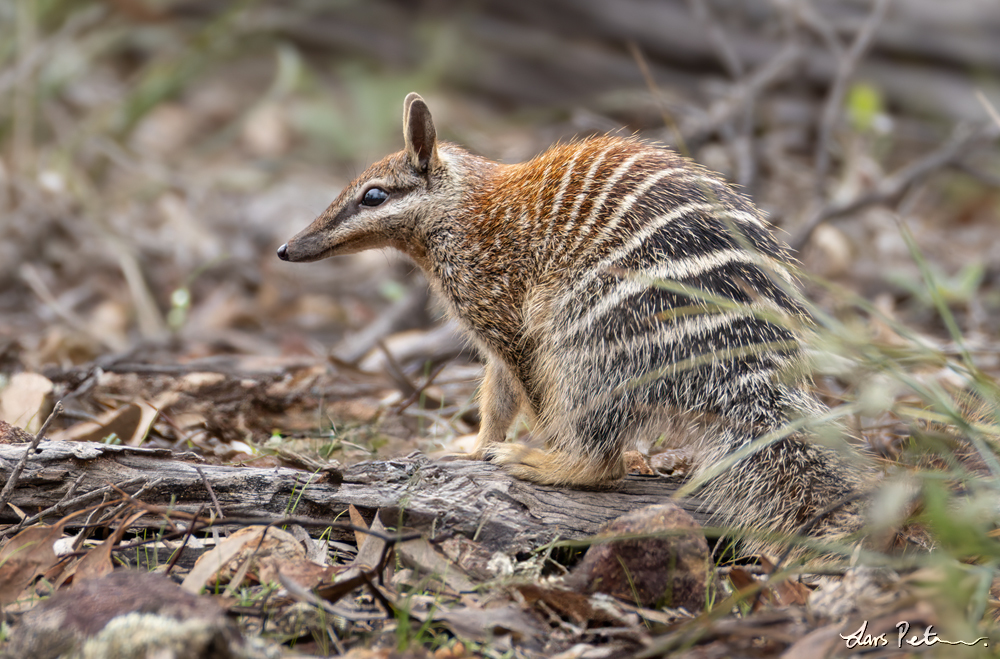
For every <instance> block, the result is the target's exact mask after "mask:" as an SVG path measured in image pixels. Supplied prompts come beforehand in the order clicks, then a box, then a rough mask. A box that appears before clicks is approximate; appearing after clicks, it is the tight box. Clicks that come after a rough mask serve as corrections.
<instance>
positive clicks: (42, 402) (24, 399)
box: [0, 372, 52, 433]
mask: <svg viewBox="0 0 1000 659" xmlns="http://www.w3.org/2000/svg"><path fill="white" fill-rule="evenodd" d="M51 394H52V382H51V381H50V380H49V379H48V378H47V377H45V376H43V375H39V374H38V373H28V372H25V373H18V374H17V375H15V376H14V377H12V378H11V379H10V384H8V385H7V386H6V387H4V388H3V389H2V390H0V419H3V420H4V421H7V422H9V423H12V424H14V425H17V426H20V427H22V428H24V429H25V430H26V431H27V432H31V433H35V432H38V429H39V428H41V427H42V423H43V422H44V421H45V417H47V416H48V414H49V412H50V411H51V403H52V401H51V399H50V395H51Z"/></svg>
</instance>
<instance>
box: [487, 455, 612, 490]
mask: <svg viewBox="0 0 1000 659" xmlns="http://www.w3.org/2000/svg"><path fill="white" fill-rule="evenodd" d="M485 454H486V456H485V459H486V460H488V461H490V462H492V463H494V464H499V465H503V468H504V470H506V471H507V472H508V473H510V474H511V475H512V476H514V477H515V478H520V479H523V480H526V481H531V482H533V483H539V484H541V485H573V486H585V487H608V486H610V485H613V484H614V483H615V482H617V481H619V480H621V479H622V478H623V477H624V476H625V462H624V460H623V459H622V458H621V456H615V457H614V458H608V459H601V458H596V457H590V456H587V455H575V454H572V453H568V452H566V451H543V450H540V449H536V448H531V447H529V446H525V445H523V444H494V445H493V446H490V447H489V448H488V449H486V451H485Z"/></svg>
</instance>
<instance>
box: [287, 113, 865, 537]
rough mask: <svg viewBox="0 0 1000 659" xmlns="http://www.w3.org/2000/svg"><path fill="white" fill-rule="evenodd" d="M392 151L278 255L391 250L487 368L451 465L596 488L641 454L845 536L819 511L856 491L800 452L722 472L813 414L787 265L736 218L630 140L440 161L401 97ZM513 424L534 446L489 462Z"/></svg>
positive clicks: (799, 445) (431, 138) (440, 153)
mask: <svg viewBox="0 0 1000 659" xmlns="http://www.w3.org/2000/svg"><path fill="white" fill-rule="evenodd" d="M403 137H404V139H405V143H406V148H405V149H404V150H403V151H400V152H399V153H395V154H393V155H390V156H388V157H387V158H385V159H383V160H382V161H380V162H378V163H376V164H374V165H372V166H371V167H370V168H369V169H368V170H367V171H366V172H364V173H363V174H362V175H361V176H360V177H358V178H357V179H356V180H355V181H354V182H352V183H351V184H350V185H349V186H348V187H347V189H346V190H344V191H343V192H342V193H341V194H340V196H339V197H338V198H337V199H336V201H334V202H333V203H332V204H331V205H330V207H329V208H327V210H326V211H325V212H324V213H323V214H322V215H320V216H319V217H318V218H317V219H316V220H315V221H314V222H313V223H312V224H311V225H310V226H309V227H308V228H307V229H305V230H304V231H302V232H301V233H299V234H298V235H297V236H295V237H294V238H292V239H291V240H289V241H288V243H287V244H285V245H282V246H281V247H280V248H279V249H278V256H279V257H280V258H281V259H283V260H285V261H315V260H318V259H323V258H326V257H328V256H334V255H337V254H350V253H352V252H358V251H361V250H365V249H372V248H382V247H395V248H396V249H398V250H400V251H401V252H403V253H404V254H407V255H408V256H409V257H410V258H412V259H413V260H414V261H416V263H417V264H418V265H419V266H420V267H421V268H422V269H423V271H424V272H425V273H426V274H427V277H428V279H429V280H430V282H431V284H432V285H433V287H434V288H435V289H436V290H437V291H438V293H439V294H440V295H441V296H442V297H443V298H444V300H445V301H446V302H447V306H448V309H449V312H450V314H451V315H452V316H454V317H455V318H457V319H458V320H459V321H460V323H461V324H462V326H463V327H464V328H465V331H466V332H467V333H468V334H469V336H470V337H471V338H472V339H473V340H474V341H475V343H476V345H478V347H479V349H480V350H481V352H482V354H483V356H484V357H485V359H486V373H485V378H484V381H483V386H482V387H481V393H480V406H481V410H482V427H481V430H480V432H479V437H478V440H477V442H476V447H475V451H474V453H472V454H471V455H470V456H468V457H471V458H474V459H478V460H486V461H489V462H493V463H496V464H500V465H503V467H504V468H505V469H507V470H508V471H509V472H510V473H511V474H513V475H514V476H516V477H518V478H522V479H525V480H529V481H534V482H536V483H547V484H552V485H571V486H601V485H606V484H609V483H612V482H613V481H615V480H617V479H620V478H622V477H623V476H624V475H625V463H624V459H623V453H624V452H625V451H627V450H629V449H634V448H646V447H649V446H650V445H651V444H653V443H656V442H659V443H660V445H665V446H667V447H673V448H681V449H684V452H685V453H686V454H688V455H690V456H691V460H692V461H693V465H692V467H693V469H692V471H693V474H694V475H695V476H697V475H699V474H702V475H704V474H706V472H708V473H709V474H711V477H710V478H708V479H707V481H706V484H705V485H704V486H703V487H702V489H701V495H702V496H703V497H704V498H705V499H706V501H707V502H708V504H709V505H710V506H711V507H713V508H714V509H716V510H721V511H724V512H727V513H728V515H729V517H730V518H731V519H733V518H734V519H735V520H736V521H737V522H738V523H739V524H740V525H741V526H743V527H744V528H748V529H758V530H769V531H779V532H791V531H794V530H795V529H797V528H799V527H800V526H801V525H802V524H804V523H807V522H809V521H811V520H812V521H818V524H815V526H814V527H813V529H812V532H813V533H817V534H820V535H827V536H830V535H840V534H842V533H845V532H848V531H851V530H854V529H856V528H857V527H858V526H859V524H858V523H857V520H858V519H860V516H859V515H858V510H857V508H856V505H857V504H856V503H848V504H847V505H845V506H841V507H839V508H837V507H836V503H837V502H843V501H845V500H850V499H852V497H853V493H854V492H855V491H857V489H858V487H859V482H858V480H857V478H856V477H855V476H853V475H852V473H853V470H852V468H851V466H849V465H848V464H847V463H846V462H845V461H844V460H842V459H841V457H840V456H839V454H838V453H837V452H836V451H834V450H832V449H829V448H826V447H823V446H820V445H817V444H814V443H810V442H809V441H808V439H807V438H806V437H805V436H803V434H802V433H791V434H789V435H788V436H787V437H786V438H784V439H781V440H778V441H776V442H770V443H766V442H765V443H764V444H766V445H763V446H761V447H760V448H758V450H756V451H752V452H745V453H744V454H743V455H745V457H742V459H740V460H738V461H736V462H735V464H732V465H731V466H729V467H727V468H725V469H721V470H720V469H719V468H718V467H719V464H720V462H722V461H724V460H725V459H726V458H727V456H730V455H732V454H733V453H734V452H736V451H738V450H739V449H741V448H743V447H746V446H747V445H748V444H749V443H750V442H752V441H753V440H754V439H757V438H760V437H762V436H764V435H768V434H769V433H775V432H780V430H781V428H782V427H783V426H785V425H786V424H788V423H789V422H790V421H793V420H794V419H796V418H799V417H802V416H804V415H806V416H808V415H814V414H816V413H818V412H820V411H822V409H823V408H822V406H821V405H820V404H819V403H818V402H817V401H816V400H814V399H813V398H812V397H811V396H810V395H809V394H808V393H807V391H806V390H805V389H804V388H803V387H802V385H803V384H804V382H803V380H804V376H803V375H802V374H801V369H800V368H799V361H800V358H799V345H798V341H797V339H796V335H795V330H794V328H795V327H796V326H797V325H800V324H801V323H802V322H803V321H804V318H803V311H802V309H801V307H800V306H799V304H798V303H797V302H796V299H795V297H794V296H795V285H794V281H793V278H792V276H791V275H790V274H789V272H788V270H787V269H786V267H785V263H786V262H787V261H788V260H789V256H788V252H787V249H786V247H785V246H784V245H782V244H781V243H780V242H778V241H777V240H776V239H775V238H774V236H773V235H772V234H771V231H770V228H769V226H768V224H767V223H766V222H765V221H764V219H763V218H762V216H761V214H760V213H759V212H758V211H757V209H756V208H755V207H754V206H753V204H752V203H751V202H750V201H749V200H748V199H747V198H746V197H744V196H742V195H740V194H739V193H737V192H735V191H734V190H733V189H732V188H730V187H729V186H728V185H727V184H726V183H725V182H723V181H722V180H721V179H720V178H718V177H717V176H715V175H714V174H712V173H710V172H708V171H706V170H705V169H703V168H701V167H699V166H698V165H696V164H694V163H692V162H691V161H689V160H687V159H685V158H683V157H681V156H679V155H677V154H676V153H674V152H673V151H670V150H669V149H666V148H663V147H661V146H656V145H652V144H647V143H644V142H642V141H640V140H638V139H631V138H621V137H611V136H606V137H596V138H591V139H585V140H581V141H577V142H573V143H570V144H563V145H558V146H555V147H553V148H551V149H550V150H548V151H546V152H545V153H543V154H542V155H540V156H538V157H536V158H534V159H533V160H530V161H528V162H526V163H522V164H518V165H503V164H499V163H496V162H492V161H490V160H486V159H484V158H480V157H478V156H474V155H472V154H470V153H468V152H466V151H465V150H463V149H461V148H460V147H458V146H456V145H454V144H449V143H447V142H440V141H438V139H437V131H436V129H435V127H434V122H433V120H432V119H431V113H430V110H429V109H428V107H427V104H426V103H425V102H424V100H423V99H422V98H420V96H418V95H417V94H410V95H409V96H407V97H406V101H405V103H404V109H403ZM797 372H798V373H797ZM522 410H524V411H527V412H528V413H529V414H530V416H532V417H533V419H534V428H533V432H532V434H533V436H534V438H535V440H536V442H537V444H536V443H535V442H533V444H534V445H532V446H528V445H524V444H513V443H505V439H506V434H507V431H508V429H509V427H510V425H511V423H512V422H513V421H514V419H515V417H516V416H517V414H518V413H519V412H520V411H522ZM713 467H716V468H715V469H713ZM709 470H712V471H711V472H709ZM716 472H717V473H716ZM828 507H833V508H834V510H832V511H830V510H827V511H825V512H828V513H829V514H827V515H826V516H825V517H824V518H823V519H821V520H813V518H814V517H815V516H817V515H818V514H820V513H821V512H823V511H824V509H827V508H828ZM821 517H822V515H821Z"/></svg>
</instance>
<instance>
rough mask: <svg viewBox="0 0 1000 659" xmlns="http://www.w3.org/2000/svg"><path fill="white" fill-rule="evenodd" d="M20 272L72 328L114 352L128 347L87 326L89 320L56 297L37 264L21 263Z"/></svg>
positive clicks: (35, 292) (57, 314)
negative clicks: (39, 272)
mask: <svg viewBox="0 0 1000 659" xmlns="http://www.w3.org/2000/svg"><path fill="white" fill-rule="evenodd" d="M18 273H19V274H20V275H21V280H22V281H23V282H24V283H25V284H27V285H28V288H30V289H31V291H32V292H33V293H34V294H35V295H36V296H38V299H39V300H41V302H42V304H44V305H45V306H47V307H48V308H49V309H50V310H51V311H52V313H54V314H55V315H56V316H58V317H59V318H61V319H62V320H63V322H65V323H66V324H67V325H69V326H70V327H71V328H73V329H74V330H76V331H77V332H80V333H81V334H84V335H86V336H88V337H90V338H91V339H93V340H94V341H96V342H98V343H100V344H101V345H102V346H104V347H105V348H107V349H108V350H111V351H113V352H121V351H122V350H124V349H125V348H126V345H125V344H122V343H121V342H119V341H116V340H114V338H113V336H112V337H105V336H101V335H99V334H96V333H94V332H92V331H90V328H89V327H88V326H87V322H86V321H85V320H84V319H83V318H81V317H80V316H78V315H76V313H75V312H74V311H73V310H72V309H68V308H66V306H65V305H63V304H62V303H61V302H59V300H58V299H56V296H55V295H53V294H52V291H51V290H49V287H48V286H47V285H46V284H45V281H44V280H43V279H42V277H41V275H40V274H38V270H37V269H36V268H35V266H33V265H32V264H30V263H24V264H22V265H21V268H20V270H19V271H18Z"/></svg>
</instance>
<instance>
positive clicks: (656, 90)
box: [628, 41, 691, 156]
mask: <svg viewBox="0 0 1000 659" xmlns="http://www.w3.org/2000/svg"><path fill="white" fill-rule="evenodd" d="M628 50H629V53H631V54H632V59H634V60H635V63H636V66H638V67H639V72H640V73H642V77H643V80H645V81H646V87H647V88H648V89H649V93H650V94H651V95H652V96H653V102H654V103H656V106H657V107H658V108H659V109H660V116H661V117H663V125H664V126H666V127H667V129H669V130H670V132H671V134H672V135H673V138H674V144H675V145H676V147H677V150H678V151H679V152H681V153H682V154H684V155H686V156H688V155H691V154H690V152H689V151H688V148H687V144H685V142H684V135H683V134H682V133H681V129H680V127H679V126H678V125H677V122H676V121H675V120H674V117H673V115H672V114H670V112H669V111H668V110H667V108H666V106H665V105H664V104H663V94H662V92H661V91H660V87H659V85H657V84H656V79H655V78H653V73H652V72H651V71H650V70H649V63H648V62H647V61H646V58H645V57H644V56H643V54H642V50H640V49H639V46H638V45H637V44H636V43H635V42H634V41H629V42H628Z"/></svg>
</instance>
